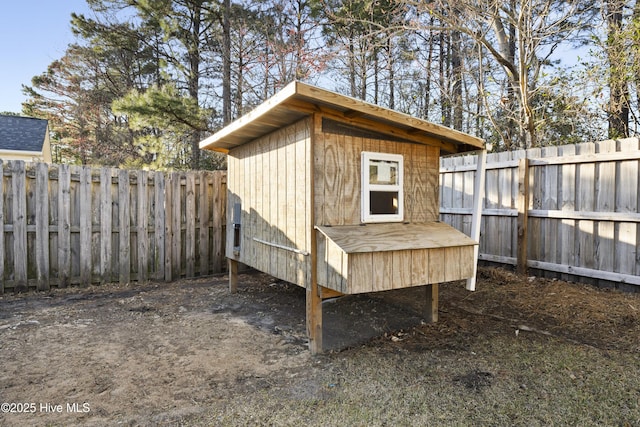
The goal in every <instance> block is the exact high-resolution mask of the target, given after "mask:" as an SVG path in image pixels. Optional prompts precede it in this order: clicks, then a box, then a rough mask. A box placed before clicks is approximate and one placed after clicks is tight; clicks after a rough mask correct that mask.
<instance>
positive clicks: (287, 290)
mask: <svg viewBox="0 0 640 427" xmlns="http://www.w3.org/2000/svg"><path fill="white" fill-rule="evenodd" d="M421 295H422V293H421V292H420V290H419V289H409V290H402V291H397V292H388V293H380V294H371V295H367V296H350V297H346V298H343V299H342V300H337V301H333V302H326V303H325V304H324V307H323V311H324V318H325V328H326V329H325V339H326V341H327V344H328V346H329V347H331V346H333V347H334V349H337V348H346V349H345V350H343V351H340V352H338V351H333V352H330V353H328V354H326V355H322V356H318V357H312V356H311V355H310V354H309V352H308V350H307V348H306V335H305V318H304V309H305V308H304V290H302V289H300V288H298V287H296V286H293V285H289V284H286V283H282V282H278V281H276V280H275V279H273V278H271V277H269V276H266V275H263V274H258V273H253V274H244V275H242V276H241V281H240V288H239V292H238V293H237V294H234V295H231V294H229V293H228V291H227V282H226V277H223V276H221V277H213V278H203V279H198V280H185V281H181V282H175V283H169V284H166V283H149V284H144V285H135V286H132V287H123V286H118V285H106V286H100V287H92V288H88V289H77V288H75V289H66V290H55V291H52V292H49V293H46V294H45V293H34V294H26V295H5V296H2V297H1V298H0V358H1V360H2V366H3V369H2V373H0V401H2V402H9V403H14V404H16V405H14V408H12V409H15V410H18V409H20V410H21V411H23V412H24V411H25V410H26V411H28V412H29V413H15V412H14V413H4V414H0V424H1V425H16V426H22V425H78V424H82V425H114V424H123V425H175V424H187V425H254V424H269V425H291V424H296V423H298V424H299V423H305V424H306V425H336V424H344V423H360V424H363V425H364V424H369V425H384V424H385V423H387V424H390V423H391V424H398V425H412V424H414V425H415V423H427V424H431V425H446V424H450V423H454V424H456V423H457V424H459V423H460V422H462V424H465V420H466V421H467V422H468V423H470V424H474V423H483V422H489V423H491V424H493V425H544V424H548V423H549V422H551V423H554V422H555V423H558V422H560V423H564V422H569V423H571V422H578V423H580V422H584V421H585V418H581V417H584V416H585V415H584V414H585V410H584V409H581V406H584V407H585V408H589V409H588V410H591V411H592V412H586V414H587V415H588V418H586V420H592V421H593V422H597V421H603V420H604V422H605V424H607V423H609V422H610V423H611V424H612V425H614V424H617V425H625V424H624V423H628V425H640V397H638V396H640V386H638V385H637V384H638V381H637V380H638V379H640V339H639V337H640V295H638V294H623V293H619V292H614V291H605V290H598V289H594V288H591V287H588V286H583V285H577V284H571V283H566V282H561V281H555V280H547V279H530V278H526V277H519V276H516V275H513V274H511V273H509V272H505V271H503V270H494V269H482V270H481V274H480V280H479V283H478V291H477V292H474V293H469V292H466V291H465V290H464V289H463V285H462V284H461V283H451V284H444V285H441V295H440V300H441V312H440V321H439V322H438V323H437V324H431V325H427V324H421V317H420V312H421V304H422V298H421ZM371 337H374V338H373V339H371ZM362 341H365V342H364V343H362ZM592 362H593V364H594V365H593V366H592V364H591V363H592ZM606 383H610V384H606ZM633 384H636V385H635V386H634V385H633ZM609 386H610V387H611V388H612V389H613V390H614V391H613V392H612V391H611V390H609V388H608V387H609ZM567 387H568V388H567ZM634 387H635V389H634ZM554 390H564V392H565V394H566V399H562V398H559V397H558V396H557V395H554ZM567 390H569V391H567ZM616 390H619V391H618V392H617V393H618V394H615V393H616ZM583 393H584V395H583ZM612 393H613V395H612ZM470 395H471V397H469V396H470ZM518 396H521V397H518ZM550 396H554V399H551V400H552V403H545V402H548V401H549V397H550ZM602 396H609V397H608V399H610V401H609V400H607V401H603V398H602ZM545 398H546V399H547V400H545ZM520 399H521V400H520ZM590 399H597V403H596V405H597V408H596V407H594V405H593V404H590ZM460 400H464V401H465V402H466V403H465V404H464V405H463V406H462V407H461V406H460ZM520 401H521V402H522V405H523V407H518V406H517V405H519V404H520V403H518V402H520ZM470 402H471V403H470ZM509 402H511V403H509ZM571 402H577V403H576V405H577V407H576V408H575V409H574V410H572V409H571V408H564V406H563V408H564V412H565V413H567V414H569V415H570V416H569V415H567V416H566V417H565V418H561V419H555V418H553V417H554V416H557V414H558V406H557V405H565V406H567V405H573V403H571ZM17 404H27V405H29V406H25V405H21V406H20V407H18V405H17ZM31 404H35V409H34V410H32V408H33V407H32V406H30V405H31ZM58 405H60V406H58ZM430 405H431V406H430ZM513 405H516V406H515V407H513ZM25 408H26V409H25ZM527 408H528V409H527ZM596 409H597V411H596ZM531 410H535V413H534V415H531V414H530V415H526V411H531ZM313 414H316V415H313ZM554 414H555V415H554ZM458 417H461V418H458ZM607 417H609V418H607ZM345 425H346V424H345ZM425 425H426V424H425Z"/></svg>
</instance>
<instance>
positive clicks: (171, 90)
mask: <svg viewBox="0 0 640 427" xmlns="http://www.w3.org/2000/svg"><path fill="white" fill-rule="evenodd" d="M112 107H113V111H114V112H115V113H117V114H121V115H123V116H126V117H127V118H128V125H129V128H130V129H131V130H133V131H136V137H135V145H136V148H137V150H138V152H139V157H138V159H136V160H133V161H130V162H129V163H128V166H136V167H142V166H150V167H152V168H153V169H163V170H166V169H172V168H177V169H184V168H186V167H187V165H188V164H189V159H190V149H191V147H190V146H189V145H188V144H185V141H184V139H188V138H189V137H192V136H193V134H194V132H195V133H197V132H199V131H206V130H207V119H206V118H207V117H208V116H209V115H210V112H208V111H206V110H204V109H201V108H200V107H199V106H198V104H197V102H196V101H195V100H194V99H193V98H190V97H186V96H181V95H180V93H179V91H178V89H177V88H176V87H175V86H174V85H172V84H169V83H167V84H165V85H163V86H161V87H158V86H155V85H154V86H151V87H150V88H148V89H147V90H145V91H143V92H141V91H139V90H137V89H133V90H132V91H131V92H129V93H128V94H126V95H125V96H124V97H122V98H119V99H117V100H115V101H114V102H113V106H112Z"/></svg>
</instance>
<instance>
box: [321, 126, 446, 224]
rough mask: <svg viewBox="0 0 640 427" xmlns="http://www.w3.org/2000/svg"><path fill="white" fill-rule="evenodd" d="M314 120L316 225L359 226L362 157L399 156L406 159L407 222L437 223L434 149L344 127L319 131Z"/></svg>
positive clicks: (436, 149)
mask: <svg viewBox="0 0 640 427" xmlns="http://www.w3.org/2000/svg"><path fill="white" fill-rule="evenodd" d="M321 122H322V121H321V120H319V119H317V124H316V129H317V131H316V135H315V138H316V142H315V144H314V158H315V219H316V224H319V225H349V224H359V223H360V219H361V212H360V205H361V191H362V190H361V185H362V184H361V153H362V152H363V151H374V152H380V153H391V154H401V155H402V156H403V158H404V180H405V182H404V206H405V221H407V222H426V221H436V220H437V219H438V215H439V199H438V194H439V188H438V173H439V156H440V149H439V148H437V147H432V146H426V145H421V144H414V143H410V142H404V141H391V140H388V139H385V138H386V137H384V136H382V135H376V134H375V133H373V132H369V133H366V132H364V131H362V130H359V129H354V130H353V132H351V133H352V134H350V132H349V127H348V126H347V125H342V127H340V128H339V129H337V130H336V129H330V130H329V131H327V129H326V127H325V131H324V132H323V131H322V123H321Z"/></svg>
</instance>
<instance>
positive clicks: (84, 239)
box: [79, 166, 92, 286]
mask: <svg viewBox="0 0 640 427" xmlns="http://www.w3.org/2000/svg"><path fill="white" fill-rule="evenodd" d="M91 234H92V230H91V169H90V168H88V167H86V166H84V167H82V168H81V169H80V254H79V259H80V284H81V285H83V286H86V285H88V284H89V283H91Z"/></svg>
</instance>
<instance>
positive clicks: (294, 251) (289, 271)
mask: <svg viewBox="0 0 640 427" xmlns="http://www.w3.org/2000/svg"><path fill="white" fill-rule="evenodd" d="M310 147H311V118H308V119H303V120H301V121H299V122H297V123H295V124H293V125H291V126H288V127H285V128H283V129H279V130H277V131H275V132H273V133H270V134H268V135H266V136H264V137H261V138H259V139H257V140H255V141H253V142H251V143H248V144H245V145H242V146H240V147H238V148H236V149H234V150H232V151H231V152H230V153H229V157H228V162H229V171H230V173H229V177H228V188H229V205H228V207H229V213H228V214H227V215H228V218H227V221H228V224H231V223H232V215H233V206H234V204H235V203H240V204H241V207H242V225H241V232H240V234H241V248H240V253H239V255H238V256H236V255H234V252H233V233H232V232H229V233H227V247H226V250H227V256H228V257H230V258H234V259H237V260H238V261H240V262H242V263H244V264H247V265H250V266H252V267H254V268H256V269H258V270H260V271H263V272H265V273H268V274H270V275H272V276H274V277H277V278H279V279H282V280H285V281H288V282H291V283H296V284H298V285H301V286H304V285H305V282H306V281H307V279H308V277H309V274H310V273H309V256H308V253H309V251H310V247H309V246H310V239H311V237H310V233H311V224H309V223H308V222H309V221H308V215H307V209H308V208H309V207H310V206H311V203H310V194H311V192H310V182H311V179H310V177H311V175H310V174H311V170H310V162H309V159H310V149H311V148H310Z"/></svg>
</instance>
